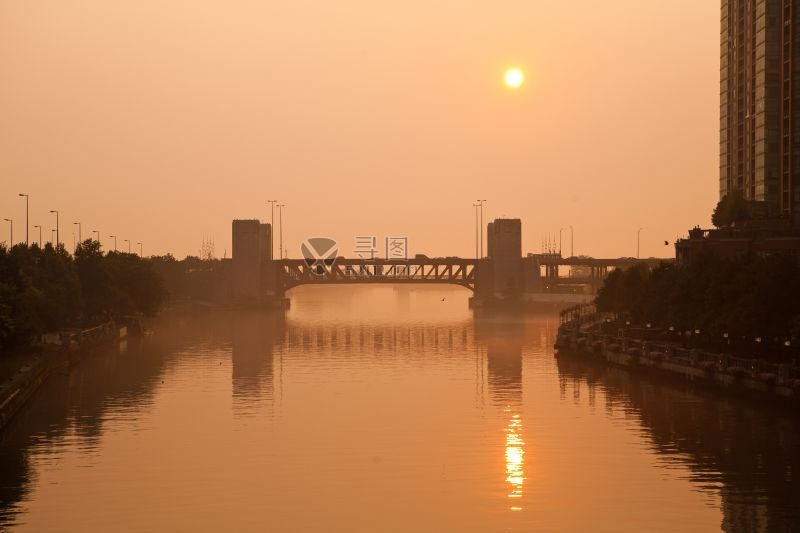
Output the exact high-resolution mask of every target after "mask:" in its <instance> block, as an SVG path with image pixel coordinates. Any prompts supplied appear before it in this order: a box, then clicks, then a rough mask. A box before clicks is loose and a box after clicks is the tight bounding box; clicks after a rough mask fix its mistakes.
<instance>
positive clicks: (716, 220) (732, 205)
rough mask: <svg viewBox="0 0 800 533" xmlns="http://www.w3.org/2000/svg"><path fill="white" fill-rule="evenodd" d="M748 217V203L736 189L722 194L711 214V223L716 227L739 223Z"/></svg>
mask: <svg viewBox="0 0 800 533" xmlns="http://www.w3.org/2000/svg"><path fill="white" fill-rule="evenodd" d="M749 219H750V204H749V203H748V202H747V200H745V198H744V196H742V193H741V191H739V190H738V189H733V190H732V191H730V192H729V193H728V194H726V195H725V196H723V197H722V198H721V199H720V201H719V202H717V206H716V207H715V208H714V213H712V215H711V223H712V224H714V225H715V226H716V227H718V228H722V227H729V226H734V225H737V224H741V223H742V222H745V221H747V220H749Z"/></svg>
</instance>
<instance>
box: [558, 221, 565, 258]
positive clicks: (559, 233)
mask: <svg viewBox="0 0 800 533" xmlns="http://www.w3.org/2000/svg"><path fill="white" fill-rule="evenodd" d="M562 231H564V228H558V256H559V257H561V232H562Z"/></svg>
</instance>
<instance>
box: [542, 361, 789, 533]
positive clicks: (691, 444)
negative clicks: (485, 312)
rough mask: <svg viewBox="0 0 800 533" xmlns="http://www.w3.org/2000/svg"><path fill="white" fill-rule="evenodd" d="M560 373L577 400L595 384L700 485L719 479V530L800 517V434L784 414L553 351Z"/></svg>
mask: <svg viewBox="0 0 800 533" xmlns="http://www.w3.org/2000/svg"><path fill="white" fill-rule="evenodd" d="M558 372H559V378H560V380H561V386H562V390H563V391H565V392H566V389H568V388H569V387H572V389H573V398H575V399H576V401H579V398H580V394H579V391H580V388H581V385H582V384H583V383H585V384H586V385H587V387H588V390H589V392H590V399H589V401H590V403H593V392H594V390H595V388H596V387H599V388H600V389H601V390H602V391H604V393H605V399H606V409H607V410H609V411H614V410H622V411H623V412H624V413H625V415H626V416H628V417H634V418H636V419H638V420H639V421H640V423H641V425H642V427H644V428H645V429H646V430H647V431H648V433H649V435H650V438H651V440H652V443H653V446H654V447H655V449H656V450H657V451H658V452H659V453H661V454H664V456H665V457H666V458H667V460H669V461H680V462H682V463H684V462H685V463H687V464H688V466H689V467H690V469H691V470H692V472H693V481H695V482H696V483H698V484H700V485H701V486H705V487H714V486H719V487H720V492H721V496H722V511H723V515H724V516H723V522H722V528H723V530H725V531H732V532H739V531H741V532H749V531H790V530H793V527H796V526H797V524H798V523H799V522H800V484H798V481H797V480H796V479H794V477H795V476H796V475H797V474H796V473H797V472H800V435H799V434H798V428H797V425H796V422H795V420H793V419H792V418H790V417H789V416H785V415H783V414H780V413H775V412H773V411H770V410H766V409H762V408H759V407H755V406H752V405H749V404H745V403H742V402H739V401H737V400H735V399H730V398H724V397H721V396H718V395H715V394H713V393H710V392H700V391H691V390H688V389H686V388H683V387H681V386H678V385H675V384H673V383H672V382H666V381H664V380H662V379H659V378H651V377H642V376H633V375H631V374H630V373H628V372H627V371H625V370H621V369H617V368H611V367H606V366H601V365H597V364H594V363H592V362H590V361H586V360H582V359H580V360H579V359H572V358H569V357H568V356H559V357H558ZM678 454H680V455H681V456H685V458H684V457H680V458H678V457H677V456H678Z"/></svg>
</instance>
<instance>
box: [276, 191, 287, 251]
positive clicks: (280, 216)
mask: <svg viewBox="0 0 800 533" xmlns="http://www.w3.org/2000/svg"><path fill="white" fill-rule="evenodd" d="M284 207H286V204H278V227H279V228H280V229H279V230H278V231H279V235H280V241H279V243H278V244H280V247H281V249H280V252H281V254H280V256H281V259H283V208H284Z"/></svg>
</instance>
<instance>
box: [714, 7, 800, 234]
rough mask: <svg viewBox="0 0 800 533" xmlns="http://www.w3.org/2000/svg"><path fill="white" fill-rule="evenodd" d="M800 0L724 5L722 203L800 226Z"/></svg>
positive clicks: (721, 81)
mask: <svg viewBox="0 0 800 533" xmlns="http://www.w3.org/2000/svg"><path fill="white" fill-rule="evenodd" d="M797 54H800V0H722V13H721V50H720V198H721V197H723V196H725V195H726V194H728V192H730V191H732V190H738V191H740V192H741V193H742V195H743V196H744V198H746V199H748V200H750V201H753V202H757V203H758V205H759V207H762V208H763V211H764V212H765V213H766V214H767V215H768V216H769V217H776V218H777V217H780V218H783V219H786V220H789V221H792V222H794V223H795V224H798V223H800V61H798V60H797V59H795V56H796V55H797Z"/></svg>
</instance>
